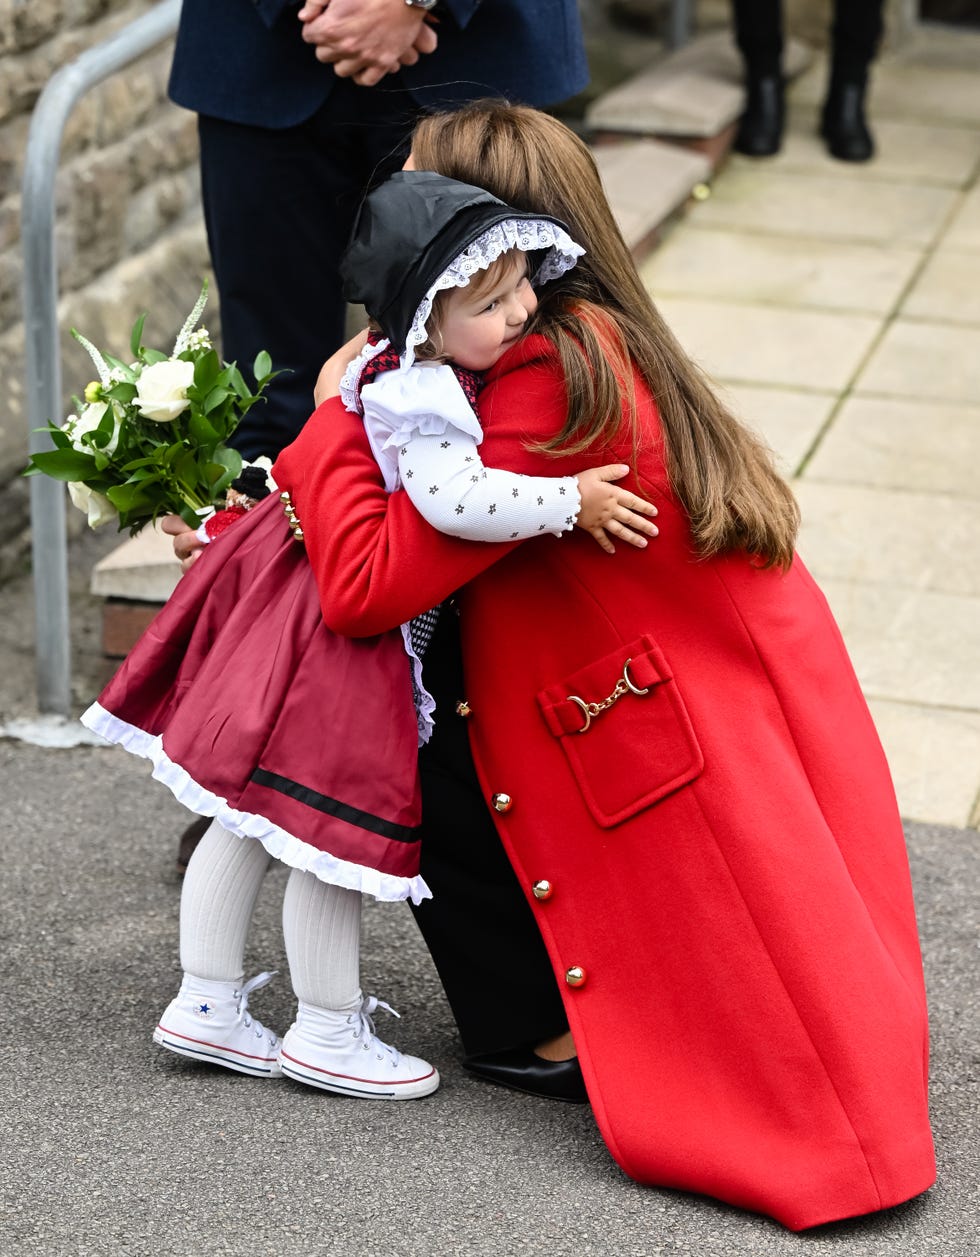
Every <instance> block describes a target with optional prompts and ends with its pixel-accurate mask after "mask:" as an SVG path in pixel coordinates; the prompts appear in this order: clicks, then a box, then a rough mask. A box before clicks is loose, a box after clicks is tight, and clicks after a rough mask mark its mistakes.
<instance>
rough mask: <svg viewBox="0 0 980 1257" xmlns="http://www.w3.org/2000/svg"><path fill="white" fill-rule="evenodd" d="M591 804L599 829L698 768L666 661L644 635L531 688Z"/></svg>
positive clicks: (687, 779)
mask: <svg viewBox="0 0 980 1257" xmlns="http://www.w3.org/2000/svg"><path fill="white" fill-rule="evenodd" d="M537 700H538V706H539V707H540V709H541V714H542V715H543V717H544V720H545V723H546V724H547V726H548V729H549V730H550V732H551V734H552V736H553V737H555V738H558V740H559V741H560V743H561V748H562V750H563V751H564V753H565V756H566V758H567V760H568V764H569V767H570V768H571V770H572V776H573V777H574V778H575V781H576V782H577V784H578V787H579V789H580V790H581V792H582V796H583V798H584V799H585V802H586V805H587V806H588V808H589V811H590V812H591V813H592V815H593V817H594V818H595V819H596V821H597V822H598V823H599V825H601V826H602V827H603V828H604V829H608V828H610V827H611V826H613V825H618V824H620V822H622V821H625V820H628V819H629V818H630V817H631V816H635V815H636V814H637V813H638V812H640V811H642V810H643V809H644V808H646V807H649V806H650V805H651V804H652V803H656V802H657V801H658V800H659V799H662V798H664V797H665V796H666V795H668V794H671V793H672V792H673V791H675V790H678V789H680V787H681V786H684V785H687V784H688V782H691V781H693V780H694V779H695V777H697V776H698V774H699V773H700V772H701V770H702V768H703V767H704V758H703V756H702V754H701V748H700V747H699V746H698V741H697V738H696V737H695V735H694V729H693V727H692V725H691V720H690V717H689V716H688V714H687V709H686V708H685V706H684V700H683V699H682V698H681V695H680V692H679V691H678V688H677V684H676V682H675V681H674V678H673V674H672V673H671V670H670V666H669V664H668V663H667V660H666V659H665V658H664V656H663V653H662V651H661V650H660V649H659V648H658V647H657V645H656V643H655V642H654V640H653V638H652V637H649V636H647V635H644V636H643V637H640V638H638V639H637V640H636V641H634V642H628V643H625V644H624V645H623V646H621V647H619V648H618V649H617V650H615V651H614V652H612V653H611V654H608V655H606V656H605V657H604V658H602V659H597V660H596V661H595V662H594V663H590V664H588V666H587V667H584V668H581V669H580V670H579V671H578V672H574V673H572V674H571V675H570V676H569V677H567V678H566V679H565V680H563V681H560V682H559V683H558V684H557V685H551V686H548V688H547V689H543V690H541V691H539V693H538V695H537Z"/></svg>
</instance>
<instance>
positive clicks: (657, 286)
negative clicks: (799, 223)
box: [641, 175, 980, 314]
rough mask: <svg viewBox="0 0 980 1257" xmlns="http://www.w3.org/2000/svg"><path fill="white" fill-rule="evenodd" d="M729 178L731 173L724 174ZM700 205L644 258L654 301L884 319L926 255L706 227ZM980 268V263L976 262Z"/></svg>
mask: <svg viewBox="0 0 980 1257" xmlns="http://www.w3.org/2000/svg"><path fill="white" fill-rule="evenodd" d="M726 178H727V175H726ZM704 208H705V207H704V206H702V205H697V206H695V207H694V208H693V209H692V211H691V212H690V214H689V215H688V216H687V218H686V219H685V220H684V230H682V231H674V232H671V233H670V235H669V236H668V237H667V239H666V240H665V241H664V243H663V245H662V246H661V247H660V248H658V249H657V250H656V251H655V252H654V253H652V254H651V255H650V257H649V258H648V259H647V260H646V262H645V263H644V264H643V266H642V268H641V274H642V275H643V279H644V281H645V282H646V284H647V286H648V288H649V289H650V291H651V292H652V293H653V295H654V297H655V298H656V299H657V300H658V301H659V300H661V299H662V298H663V297H665V296H670V295H676V296H681V297H724V298H727V299H729V300H736V301H751V302H764V303H776V304H778V305H787V306H810V307H815V308H821V307H825V308H827V309H836V310H848V311H851V310H853V311H859V312H863V313H869V314H886V313H888V312H889V311H891V310H892V309H894V307H895V305H896V304H897V302H898V300H899V298H900V297H901V295H902V293H903V291H904V290H905V288H906V287H907V285H908V283H909V281H910V279H911V278H912V276H913V275H914V274H915V272H916V270H917V268H919V267H920V266H921V264H922V257H923V254H922V250H921V249H917V248H914V247H911V246H904V245H903V246H898V247H896V248H892V249H882V248H881V247H880V245H878V244H877V243H874V244H872V243H867V244H863V243H862V244H854V243H851V242H849V241H844V240H820V239H812V240H808V241H807V242H806V246H805V248H801V247H800V242H799V240H797V239H794V238H792V237H788V236H781V235H780V236H777V235H771V234H762V233H760V232H758V231H756V230H754V229H746V230H737V231H736V230H732V229H731V228H724V227H720V226H708V225H705V215H704V214H703V212H702V211H703V209H704ZM978 263H980V258H978Z"/></svg>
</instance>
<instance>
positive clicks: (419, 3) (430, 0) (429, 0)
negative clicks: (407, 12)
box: [405, 0, 439, 13]
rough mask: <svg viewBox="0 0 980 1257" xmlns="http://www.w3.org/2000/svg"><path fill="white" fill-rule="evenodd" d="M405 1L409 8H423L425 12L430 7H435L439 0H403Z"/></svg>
mask: <svg viewBox="0 0 980 1257" xmlns="http://www.w3.org/2000/svg"><path fill="white" fill-rule="evenodd" d="M405 3H406V4H407V5H408V7H409V8H410V9H425V11H426V13H428V12H429V10H430V9H434V8H435V7H436V5H437V4H438V3H439V0H405Z"/></svg>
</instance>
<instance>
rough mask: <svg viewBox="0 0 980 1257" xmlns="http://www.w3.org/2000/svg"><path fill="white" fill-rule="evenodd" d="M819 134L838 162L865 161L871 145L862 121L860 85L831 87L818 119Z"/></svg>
mask: <svg viewBox="0 0 980 1257" xmlns="http://www.w3.org/2000/svg"><path fill="white" fill-rule="evenodd" d="M820 134H821V135H822V136H823V138H824V140H825V141H826V143H827V148H828V150H829V151H830V155H831V156H832V157H836V158H837V159H838V161H869V160H870V159H871V158H872V157H873V156H874V151H875V145H874V140H873V139H872V138H871V132H870V131H869V130H868V124H867V121H866V120H865V117H864V84H863V83H839V84H835V85H834V86H832V87H831V89H830V91H829V93H828V95H827V103H826V104H825V105H824V107H823V114H822V116H821V119H820Z"/></svg>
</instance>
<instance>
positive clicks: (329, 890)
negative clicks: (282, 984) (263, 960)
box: [180, 821, 362, 1012]
mask: <svg viewBox="0 0 980 1257" xmlns="http://www.w3.org/2000/svg"><path fill="white" fill-rule="evenodd" d="M271 859H272V857H271V856H270V855H269V854H268V852H267V851H266V850H265V848H264V847H263V846H262V844H261V843H260V842H257V841H256V840H255V839H254V838H239V837H238V836H237V835H236V834H232V833H229V831H228V830H227V829H225V828H224V827H223V826H222V825H219V824H218V822H217V821H214V822H213V823H212V825H211V827H210V829H209V830H208V831H207V833H206V834H205V835H204V837H203V838H202V839H201V841H200V843H199V844H198V846H197V850H196V851H195V852H194V855H193V856H192V857H191V861H190V863H189V864H188V866H187V872H186V874H185V875H184V888H183V891H182V893H181V897H180V963H181V967H182V968H183V970H184V972H185V973H191V974H193V975H194V976H195V977H198V978H204V979H206V980H208V981H214V982H240V981H241V980H242V978H243V977H244V976H245V938H246V935H247V933H248V927H249V924H250V922H251V920H252V912H253V910H254V908H255V901H256V900H257V898H258V894H259V889H260V887H261V885H262V879H263V878H264V877H265V873H266V870H267V869H268V867H269V863H270V861H271ZM282 929H283V937H284V939H285V943H286V958H287V960H288V961H289V973H290V977H291V979H292V984H293V991H294V992H295V994H296V997H297V999H299V1000H301V1001H302V1002H303V1003H305V1004H313V1005H315V1006H316V1007H317V1008H327V1009H333V1010H336V1011H338V1012H353V1011H355V1010H356V1009H357V1008H359V1007H360V1004H361V998H362V997H361V987H360V943H361V896H360V894H359V893H358V892H357V891H355V890H347V889H345V888H344V887H342V886H331V885H329V884H328V883H326V882H321V881H320V879H319V878H318V877H315V876H314V875H313V874H312V873H306V872H303V871H302V870H300V869H293V870H292V872H291V873H290V874H289V880H288V881H287V882H286V893H285V895H284V897H283V904H282Z"/></svg>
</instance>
